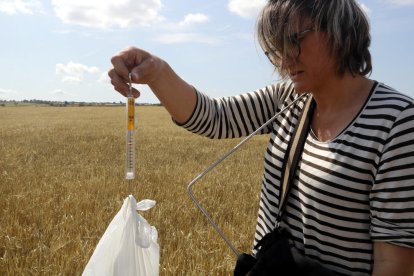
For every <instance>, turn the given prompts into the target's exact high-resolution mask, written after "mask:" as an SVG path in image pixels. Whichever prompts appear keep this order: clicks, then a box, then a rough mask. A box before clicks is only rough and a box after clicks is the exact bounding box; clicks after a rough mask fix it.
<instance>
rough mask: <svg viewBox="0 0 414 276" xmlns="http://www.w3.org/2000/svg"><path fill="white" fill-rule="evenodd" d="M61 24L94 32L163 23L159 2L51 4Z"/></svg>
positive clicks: (62, 0) (67, 0)
mask: <svg viewBox="0 0 414 276" xmlns="http://www.w3.org/2000/svg"><path fill="white" fill-rule="evenodd" d="M52 5H53V8H54V11H55V13H56V16H57V17H58V18H60V19H61V20H62V21H63V22H64V23H67V24H74V25H81V26H86V27H96V28H111V27H121V28H126V27H131V26H150V25H151V24H153V23H156V22H160V21H163V20H164V19H163V17H162V16H160V15H159V11H160V9H161V8H162V4H161V0H139V1H137V0H119V1H113V0H88V1H85V0H52Z"/></svg>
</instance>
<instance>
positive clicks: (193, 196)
mask: <svg viewBox="0 0 414 276" xmlns="http://www.w3.org/2000/svg"><path fill="white" fill-rule="evenodd" d="M306 95H307V94H303V95H301V96H300V97H299V98H297V99H296V100H294V101H293V102H291V103H290V104H288V105H287V106H286V107H285V108H283V109H282V110H281V111H279V112H278V113H277V114H276V115H274V116H273V117H272V118H270V119H269V120H268V121H267V122H265V123H264V124H263V125H262V126H260V127H259V128H258V129H256V130H255V131H254V132H252V133H251V134H249V135H248V136H247V137H246V138H244V139H243V140H242V141H241V142H240V143H238V144H237V145H236V146H235V147H234V148H232V149H231V150H229V151H228V152H227V153H225V154H224V155H223V156H222V157H220V158H219V159H218V160H217V161H215V162H214V163H212V164H211V165H210V166H208V167H207V169H205V170H204V171H203V172H202V173H200V174H199V175H198V176H197V177H195V178H194V179H193V180H191V182H190V183H189V184H188V186H187V193H188V195H189V196H190V198H191V199H192V200H193V201H194V203H195V205H196V206H197V208H198V209H199V210H200V211H201V212H202V213H203V215H204V216H205V217H206V218H207V220H208V222H209V223H210V224H211V225H212V226H213V227H214V229H215V230H216V231H217V233H218V234H219V235H220V236H221V237H222V238H223V240H224V241H225V242H226V243H227V245H228V246H229V247H230V249H231V250H232V251H233V252H234V254H236V255H237V256H238V255H239V254H240V253H239V251H238V250H237V249H236V247H235V246H234V245H233V244H232V243H231V242H230V240H229V239H228V238H227V237H226V235H224V233H223V231H222V230H221V229H220V227H219V226H218V225H217V223H216V222H215V221H214V220H213V219H212V217H211V216H210V214H209V213H208V212H207V211H206V209H205V208H204V207H203V206H202V205H201V203H200V201H199V200H198V199H197V198H196V197H195V195H194V193H193V190H192V187H193V186H194V184H195V183H196V182H197V181H198V180H200V179H201V178H203V177H204V176H205V175H206V174H208V173H209V172H210V171H211V170H213V169H214V167H216V166H217V165H218V164H220V163H221V162H222V161H224V159H226V158H227V157H229V156H230V155H231V154H232V153H234V152H235V151H236V150H237V149H238V148H240V147H241V146H242V145H243V144H244V143H246V142H247V141H249V140H250V139H251V138H252V137H253V136H255V135H256V134H257V133H258V132H260V131H261V130H262V129H263V128H265V127H266V126H267V125H269V124H270V123H271V122H273V121H274V120H275V119H276V118H277V117H279V116H280V115H281V114H282V113H283V112H284V111H285V110H287V109H289V108H290V107H291V106H293V105H294V104H295V103H296V102H297V101H299V100H300V99H302V98H303V97H305V96H306Z"/></svg>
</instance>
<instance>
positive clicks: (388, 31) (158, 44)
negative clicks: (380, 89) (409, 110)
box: [0, 0, 414, 103]
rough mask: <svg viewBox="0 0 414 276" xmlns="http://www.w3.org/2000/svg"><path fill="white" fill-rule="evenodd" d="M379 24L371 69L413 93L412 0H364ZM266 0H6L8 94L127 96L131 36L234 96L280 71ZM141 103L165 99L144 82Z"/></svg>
mask: <svg viewBox="0 0 414 276" xmlns="http://www.w3.org/2000/svg"><path fill="white" fill-rule="evenodd" d="M358 1H359V4H360V5H361V6H362V7H363V9H364V10H365V12H366V13H367V15H368V17H369V20H370V24H371V36H372V43H371V54H372V59H373V73H372V75H371V76H370V78H372V79H375V80H377V81H380V82H383V83H385V84H387V85H389V86H392V87H394V88H396V89H397V90H399V91H400V92H403V93H405V94H408V95H410V96H411V97H414V82H413V78H414V69H413V64H414V54H413V52H414V46H413V45H414V0H358ZM265 2H266V0H116V1H113V0H111V1H110V0H52V1H38V0H0V33H1V40H0V100H31V99H38V100H49V101H84V102H121V101H122V102H124V101H125V99H124V97H123V96H121V95H120V94H118V93H117V92H116V91H115V90H113V88H112V86H111V85H110V82H109V78H108V76H107V71H108V69H110V68H111V62H110V60H111V57H112V56H113V55H115V54H116V53H118V52H119V51H121V50H123V49H125V48H126V47H128V46H135V47H139V48H142V49H145V50H147V51H149V52H151V53H152V54H154V55H157V56H159V57H161V58H163V59H164V60H166V61H167V62H168V63H169V64H170V65H171V66H172V67H173V69H174V70H175V71H176V72H177V73H178V74H179V75H180V76H181V77H182V78H183V79H185V80H186V81H187V82H189V83H191V84H192V85H194V86H195V87H197V88H198V89H199V90H200V91H202V92H204V93H206V94H208V95H210V96H212V97H219V96H229V95H235V94H239V93H243V92H248V91H252V90H255V89H258V88H262V87H264V86H266V85H268V84H270V83H273V82H275V81H278V80H279V77H278V76H277V74H275V73H274V72H273V68H272V66H271V65H270V64H269V62H268V60H267V59H266V57H265V56H264V54H263V53H262V51H261V49H260V46H259V45H258V43H257V41H256V37H255V24H256V17H257V14H258V13H259V11H260V9H261V7H262V6H263V5H264V4H265ZM136 88H138V89H139V90H140V91H141V94H142V96H141V97H140V98H139V99H138V100H137V102H141V103H157V102H158V100H157V98H156V97H155V96H154V95H153V94H152V92H151V91H150V90H149V89H148V88H147V87H146V86H143V85H139V86H136Z"/></svg>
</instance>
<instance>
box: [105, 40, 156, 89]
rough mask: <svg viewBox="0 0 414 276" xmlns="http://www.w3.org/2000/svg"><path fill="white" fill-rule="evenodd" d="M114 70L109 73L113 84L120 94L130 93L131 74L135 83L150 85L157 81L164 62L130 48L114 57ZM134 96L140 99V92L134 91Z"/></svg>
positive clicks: (144, 52)
mask: <svg viewBox="0 0 414 276" xmlns="http://www.w3.org/2000/svg"><path fill="white" fill-rule="evenodd" d="M111 63H112V65H113V68H112V69H110V70H109V71H108V76H109V77H110V79H111V84H112V85H113V86H114V88H115V90H116V91H118V92H119V93H120V94H122V95H124V96H126V95H128V93H129V81H130V80H129V73H130V72H131V80H132V82H133V83H139V84H150V83H151V82H153V81H156V79H157V77H158V76H159V75H160V74H159V72H160V70H161V68H162V64H163V62H162V60H161V59H160V58H158V57H155V56H153V55H151V54H150V53H148V52H146V51H144V50H141V49H138V48H135V47H130V48H127V49H125V50H124V51H121V52H119V53H118V54H116V55H115V56H113V57H112V59H111ZM133 95H134V96H136V97H138V96H139V91H138V90H137V89H133Z"/></svg>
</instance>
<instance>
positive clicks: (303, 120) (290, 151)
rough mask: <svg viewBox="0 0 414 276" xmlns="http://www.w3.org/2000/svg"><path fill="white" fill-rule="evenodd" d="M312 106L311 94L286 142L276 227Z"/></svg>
mask: <svg viewBox="0 0 414 276" xmlns="http://www.w3.org/2000/svg"><path fill="white" fill-rule="evenodd" d="M314 108H315V101H314V100H313V97H312V95H309V97H308V98H307V99H306V102H305V106H304V108H303V110H302V113H301V115H300V117H299V121H298V124H297V126H296V129H295V130H294V132H293V135H292V137H291V139H290V142H289V144H288V148H287V151H286V155H285V159H284V162H283V167H282V177H281V181H280V190H279V195H280V196H279V213H278V216H277V218H276V227H279V224H280V222H281V220H282V215H283V212H284V210H285V208H286V203H287V196H288V193H289V191H290V188H291V184H292V183H293V180H294V178H295V174H296V168H297V166H298V163H299V159H300V156H301V155H302V151H303V148H304V146H305V141H306V137H307V135H308V132H309V128H310V123H311V121H312V115H313V110H314Z"/></svg>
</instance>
